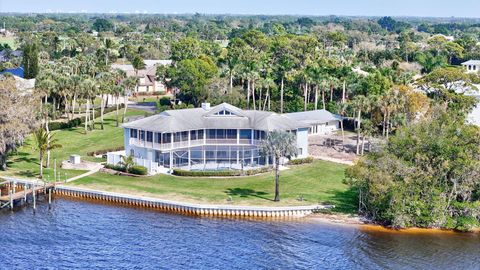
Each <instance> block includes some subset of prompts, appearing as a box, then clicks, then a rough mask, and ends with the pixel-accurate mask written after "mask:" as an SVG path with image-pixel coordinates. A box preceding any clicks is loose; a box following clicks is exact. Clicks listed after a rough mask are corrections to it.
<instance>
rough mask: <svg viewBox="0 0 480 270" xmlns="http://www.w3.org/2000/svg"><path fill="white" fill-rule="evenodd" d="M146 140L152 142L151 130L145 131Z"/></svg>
mask: <svg viewBox="0 0 480 270" xmlns="http://www.w3.org/2000/svg"><path fill="white" fill-rule="evenodd" d="M147 142H153V132H151V131H147Z"/></svg>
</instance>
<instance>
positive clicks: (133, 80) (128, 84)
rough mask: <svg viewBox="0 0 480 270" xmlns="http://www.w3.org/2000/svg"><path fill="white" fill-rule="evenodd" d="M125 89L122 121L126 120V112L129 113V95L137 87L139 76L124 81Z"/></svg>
mask: <svg viewBox="0 0 480 270" xmlns="http://www.w3.org/2000/svg"><path fill="white" fill-rule="evenodd" d="M122 84H123V87H124V90H123V105H124V106H123V116H122V123H124V122H125V114H126V113H127V105H128V95H129V93H130V92H131V91H132V89H134V88H135V86H136V85H137V84H138V78H137V77H128V78H126V79H125V80H123V82H122Z"/></svg>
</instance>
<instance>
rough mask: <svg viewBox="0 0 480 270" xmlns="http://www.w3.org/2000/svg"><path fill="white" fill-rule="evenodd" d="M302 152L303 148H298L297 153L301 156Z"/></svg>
mask: <svg viewBox="0 0 480 270" xmlns="http://www.w3.org/2000/svg"><path fill="white" fill-rule="evenodd" d="M302 154H303V148H298V155H299V156H301V155H302Z"/></svg>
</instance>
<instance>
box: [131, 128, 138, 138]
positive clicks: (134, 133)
mask: <svg viewBox="0 0 480 270" xmlns="http://www.w3.org/2000/svg"><path fill="white" fill-rule="evenodd" d="M137 136H138V130H136V129H130V138H137Z"/></svg>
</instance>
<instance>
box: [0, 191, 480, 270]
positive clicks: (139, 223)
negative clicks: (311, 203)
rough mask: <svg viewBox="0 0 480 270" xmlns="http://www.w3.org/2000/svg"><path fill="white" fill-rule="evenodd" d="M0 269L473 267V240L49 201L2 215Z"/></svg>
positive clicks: (478, 262) (477, 249) (476, 243)
mask: <svg viewBox="0 0 480 270" xmlns="http://www.w3.org/2000/svg"><path fill="white" fill-rule="evenodd" d="M0 243H1V248H0V269H25V268H29V269H78V268H81V269H96V268H102V269H120V268H121V269H479V267H480V236H479V235H477V234H457V233H435V234H434V233H399V232H393V233H392V232H384V231H376V230H367V229H361V228H358V227H353V226H348V225H338V224H328V223H322V222H319V221H315V220H312V219H302V220H300V221H288V222H287V221H252V220H233V219H213V218H196V217H188V216H181V215H173V214H165V213H161V212H157V211H153V210H142V209H135V208H129V207H119V206H113V205H106V204H99V203H93V202H87V201H76V200H68V199H56V200H55V201H54V203H53V207H52V208H51V209H50V210H49V209H48V206H47V205H46V204H45V203H40V204H39V205H37V210H36V212H35V214H34V213H33V210H32V208H31V207H26V208H18V209H15V211H13V212H11V211H8V210H7V211H1V212H0Z"/></svg>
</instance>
